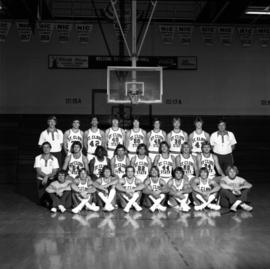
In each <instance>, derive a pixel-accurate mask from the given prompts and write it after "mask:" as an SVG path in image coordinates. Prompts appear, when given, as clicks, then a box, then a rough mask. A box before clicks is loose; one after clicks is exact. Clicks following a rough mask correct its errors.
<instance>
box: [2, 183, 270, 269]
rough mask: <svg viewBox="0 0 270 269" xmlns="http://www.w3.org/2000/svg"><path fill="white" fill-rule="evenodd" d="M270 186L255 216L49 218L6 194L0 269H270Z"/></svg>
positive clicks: (259, 197)
mask: <svg viewBox="0 0 270 269" xmlns="http://www.w3.org/2000/svg"><path fill="white" fill-rule="evenodd" d="M269 187H270V184H269V183H258V184H255V186H254V189H253V192H252V193H251V196H250V198H251V200H253V201H254V202H253V205H254V211H253V212H252V213H247V212H244V211H240V212H237V213H231V212H228V211H221V212H220V213H217V212H210V211H206V212H199V213H198V212H197V213H196V212H195V213H194V212H192V213H180V214H179V213H176V212H175V211H173V210H169V211H168V212H166V213H156V214H154V215H153V214H150V213H149V212H148V211H147V210H144V211H143V212H142V213H136V212H130V214H128V215H127V214H124V213H123V212H122V211H120V210H118V211H116V212H114V213H103V212H101V213H90V212H82V213H81V214H80V215H73V214H71V213H69V212H67V213H65V214H63V215H62V214H60V213H56V214H53V215H52V214H51V213H50V212H48V211H47V210H46V209H44V208H42V207H39V206H37V205H36V204H35V203H34V202H33V201H32V200H31V199H29V198H27V196H25V195H22V194H19V193H18V192H15V191H14V190H13V189H12V188H10V187H1V188H0V253H1V255H0V268H1V269H5V268H27V269H30V268H65V269H68V268H95V269H98V268H108V269H109V268H118V269H122V268H123V269H126V268H136V269H138V268H140V269H144V268H149V269H150V268H154V269H158V268H170V269H173V268H178V269H179V268H198V269H202V268H206V269H209V268H229V269H233V268H243V269H247V268H256V269H260V268H270V255H269V254H270V252H269V250H270V225H269V224H270V222H269V220H270V196H269V191H268V189H269Z"/></svg>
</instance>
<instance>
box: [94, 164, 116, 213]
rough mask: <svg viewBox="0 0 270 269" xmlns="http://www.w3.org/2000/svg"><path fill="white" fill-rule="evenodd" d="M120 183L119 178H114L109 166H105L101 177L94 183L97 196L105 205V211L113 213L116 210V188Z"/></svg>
mask: <svg viewBox="0 0 270 269" xmlns="http://www.w3.org/2000/svg"><path fill="white" fill-rule="evenodd" d="M117 183H118V177H113V176H112V171H111V168H110V167H109V166H104V167H103V169H102V173H101V177H100V178H98V179H97V180H96V182H94V186H95V187H96V189H97V195H98V197H99V198H100V199H101V201H99V203H100V202H101V203H102V204H105V205H104V208H103V210H104V211H113V210H114V209H115V207H114V204H115V195H116V190H115V186H116V184H117Z"/></svg>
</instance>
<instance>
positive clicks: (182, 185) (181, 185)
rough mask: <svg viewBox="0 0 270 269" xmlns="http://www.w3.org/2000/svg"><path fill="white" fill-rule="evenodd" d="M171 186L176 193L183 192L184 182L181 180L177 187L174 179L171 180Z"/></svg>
mask: <svg viewBox="0 0 270 269" xmlns="http://www.w3.org/2000/svg"><path fill="white" fill-rule="evenodd" d="M173 186H174V187H175V188H176V190H177V191H181V190H183V187H184V180H183V179H181V183H180V185H177V184H176V180H175V178H174V179H173Z"/></svg>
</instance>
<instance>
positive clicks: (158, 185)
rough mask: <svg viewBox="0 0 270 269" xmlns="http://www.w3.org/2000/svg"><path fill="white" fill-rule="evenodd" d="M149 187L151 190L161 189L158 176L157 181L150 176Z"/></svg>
mask: <svg viewBox="0 0 270 269" xmlns="http://www.w3.org/2000/svg"><path fill="white" fill-rule="evenodd" d="M150 187H151V189H152V190H153V191H159V190H160V189H161V184H160V178H159V179H158V181H157V182H154V181H153V180H152V178H150Z"/></svg>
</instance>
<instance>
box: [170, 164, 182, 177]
mask: <svg viewBox="0 0 270 269" xmlns="http://www.w3.org/2000/svg"><path fill="white" fill-rule="evenodd" d="M176 172H181V173H182V175H183V176H184V174H185V171H184V169H183V168H182V167H180V166H177V167H176V168H175V169H173V170H172V176H173V178H174V177H175V174H176Z"/></svg>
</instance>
